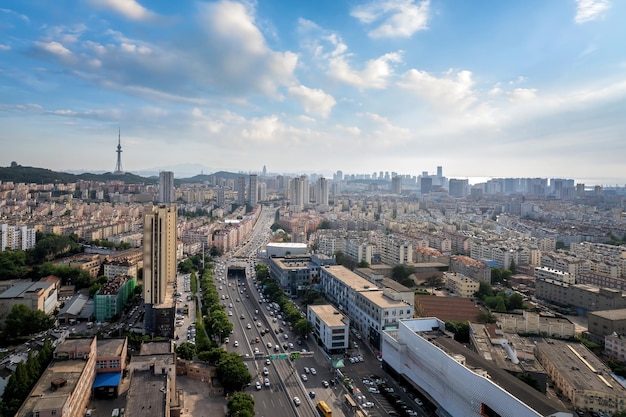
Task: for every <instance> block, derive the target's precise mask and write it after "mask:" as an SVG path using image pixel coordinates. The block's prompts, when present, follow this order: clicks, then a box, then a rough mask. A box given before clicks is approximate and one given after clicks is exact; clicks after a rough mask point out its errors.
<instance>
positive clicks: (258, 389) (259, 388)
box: [256, 381, 261, 391]
mask: <svg viewBox="0 0 626 417" xmlns="http://www.w3.org/2000/svg"><path fill="white" fill-rule="evenodd" d="M256 389H257V391H260V390H261V383H260V382H259V381H257V382H256Z"/></svg>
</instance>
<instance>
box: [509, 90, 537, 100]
mask: <svg viewBox="0 0 626 417" xmlns="http://www.w3.org/2000/svg"><path fill="white" fill-rule="evenodd" d="M507 95H508V96H509V99H510V100H511V101H528V100H532V99H533V98H535V97H536V96H537V89H536V88H516V89H514V90H513V91H510V92H508V93H507Z"/></svg>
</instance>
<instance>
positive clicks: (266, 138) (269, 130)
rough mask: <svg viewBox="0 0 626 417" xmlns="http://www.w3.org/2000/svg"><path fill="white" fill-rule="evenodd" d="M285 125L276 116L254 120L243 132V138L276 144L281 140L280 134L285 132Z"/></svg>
mask: <svg viewBox="0 0 626 417" xmlns="http://www.w3.org/2000/svg"><path fill="white" fill-rule="evenodd" d="M284 130H285V128H284V126H283V124H282V123H281V122H280V121H279V120H278V117H277V116H276V115H271V116H267V117H259V118H254V119H252V120H250V121H249V122H248V126H246V127H245V128H244V129H243V131H242V132H241V134H242V136H243V137H244V138H247V139H251V140H254V141H259V142H276V141H278V140H279V133H280V132H281V131H284Z"/></svg>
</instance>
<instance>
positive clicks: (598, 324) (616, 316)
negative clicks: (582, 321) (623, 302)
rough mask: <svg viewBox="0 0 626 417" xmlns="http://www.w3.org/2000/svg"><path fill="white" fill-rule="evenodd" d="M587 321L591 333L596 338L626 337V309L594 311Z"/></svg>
mask: <svg viewBox="0 0 626 417" xmlns="http://www.w3.org/2000/svg"><path fill="white" fill-rule="evenodd" d="M587 321H588V328H589V333H591V334H593V335H594V336H601V337H604V336H609V335H611V334H613V333H615V334H618V335H626V308H620V309H616V310H601V311H594V312H591V313H589V317H588V320H587Z"/></svg>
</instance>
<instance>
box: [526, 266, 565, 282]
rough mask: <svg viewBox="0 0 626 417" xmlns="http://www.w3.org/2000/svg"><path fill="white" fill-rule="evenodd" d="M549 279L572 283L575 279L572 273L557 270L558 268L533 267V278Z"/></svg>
mask: <svg viewBox="0 0 626 417" xmlns="http://www.w3.org/2000/svg"><path fill="white" fill-rule="evenodd" d="M546 279H550V280H553V281H560V282H564V283H566V284H574V283H575V279H574V276H573V275H572V274H570V273H569V272H563V271H559V270H558V269H552V268H546V267H543V266H542V267H536V268H535V280H537V281H538V280H546Z"/></svg>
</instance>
